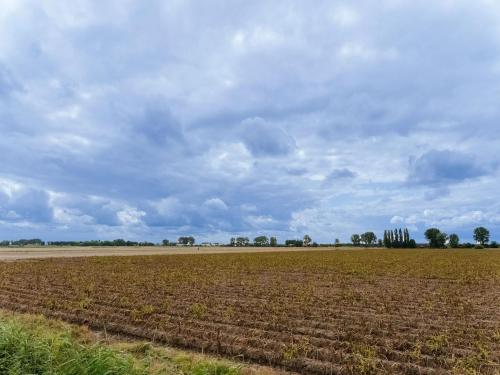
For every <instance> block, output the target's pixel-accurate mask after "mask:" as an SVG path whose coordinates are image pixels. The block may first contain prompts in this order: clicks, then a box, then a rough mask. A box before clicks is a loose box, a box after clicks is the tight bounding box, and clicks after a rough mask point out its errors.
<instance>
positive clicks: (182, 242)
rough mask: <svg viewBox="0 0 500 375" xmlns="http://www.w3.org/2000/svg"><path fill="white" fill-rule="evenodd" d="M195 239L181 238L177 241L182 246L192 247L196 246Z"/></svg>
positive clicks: (189, 237)
mask: <svg viewBox="0 0 500 375" xmlns="http://www.w3.org/2000/svg"><path fill="white" fill-rule="evenodd" d="M194 242H195V239H194V237H192V236H188V237H179V239H178V240H177V243H178V244H180V245H187V246H192V245H194Z"/></svg>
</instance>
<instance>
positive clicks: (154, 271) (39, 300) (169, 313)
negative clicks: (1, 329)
mask: <svg viewBox="0 0 500 375" xmlns="http://www.w3.org/2000/svg"><path fill="white" fill-rule="evenodd" d="M0 307H2V308H6V309H10V310H15V311H23V312H35V313H42V314H44V315H46V316H49V317H56V318H60V319H63V320H66V321H69V322H72V323H78V324H86V325H89V326H91V327H93V328H98V329H105V330H106V331H107V332H113V333H120V334H125V335H129V336H134V337H140V338H146V339H150V340H154V341H156V342H163V343H167V344H170V345H173V346H178V347H183V348H191V349H195V350H199V351H204V352H213V353H218V354H221V355H224V356H227V357H236V358H240V359H243V360H247V361H250V362H258V363H262V364H266V365H272V366H279V367H282V368H285V369H289V370H293V371H297V372H300V373H304V374H379V373H380V374H387V373H389V374H391V373H394V374H498V373H499V371H500V367H498V366H499V362H500V252H498V251H493V250H489V251H487V250H484V251H478V250H467V251H465V250H464V251H451V250H443V251H441V250H400V251H399V250H366V251H349V250H347V251H323V252H322V251H303V252H282V253H280V252H276V253H253V254H241V253H239V254H213V255H169V256H136V257H101V258H65V259H46V260H31V261H19V262H8V263H7V262H5V263H2V262H0Z"/></svg>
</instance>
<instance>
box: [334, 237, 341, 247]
mask: <svg viewBox="0 0 500 375" xmlns="http://www.w3.org/2000/svg"><path fill="white" fill-rule="evenodd" d="M339 246H340V240H339V239H338V238H336V239H335V247H339Z"/></svg>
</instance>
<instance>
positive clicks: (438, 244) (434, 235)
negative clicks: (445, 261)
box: [425, 228, 447, 249]
mask: <svg viewBox="0 0 500 375" xmlns="http://www.w3.org/2000/svg"><path fill="white" fill-rule="evenodd" d="M425 238H427V240H428V241H429V247H431V248H434V249H439V248H442V247H444V245H445V244H446V239H447V236H446V233H441V231H440V230H439V229H437V228H429V229H427V230H426V231H425Z"/></svg>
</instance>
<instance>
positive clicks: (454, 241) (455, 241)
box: [448, 233, 460, 249]
mask: <svg viewBox="0 0 500 375" xmlns="http://www.w3.org/2000/svg"><path fill="white" fill-rule="evenodd" d="M448 241H449V244H450V247H451V248H452V249H456V248H457V247H458V245H460V238H459V237H458V235H457V234H455V233H452V234H450V236H449V237H448Z"/></svg>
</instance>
